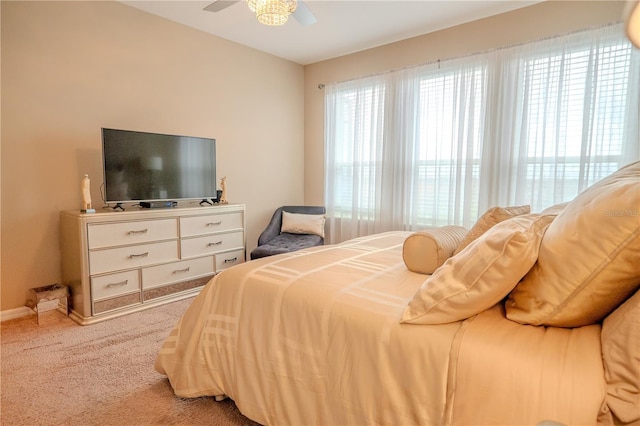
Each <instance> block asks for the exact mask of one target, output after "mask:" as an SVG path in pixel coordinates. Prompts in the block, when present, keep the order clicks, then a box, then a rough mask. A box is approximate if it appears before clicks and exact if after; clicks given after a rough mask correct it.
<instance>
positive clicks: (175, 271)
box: [172, 266, 191, 274]
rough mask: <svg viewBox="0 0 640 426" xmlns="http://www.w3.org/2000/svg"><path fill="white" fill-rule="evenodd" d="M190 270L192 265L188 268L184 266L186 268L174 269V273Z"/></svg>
mask: <svg viewBox="0 0 640 426" xmlns="http://www.w3.org/2000/svg"><path fill="white" fill-rule="evenodd" d="M190 270H191V267H190V266H187V267H186V268H184V269H174V270H173V272H172V273H173V274H180V273H182V272H189V271H190Z"/></svg>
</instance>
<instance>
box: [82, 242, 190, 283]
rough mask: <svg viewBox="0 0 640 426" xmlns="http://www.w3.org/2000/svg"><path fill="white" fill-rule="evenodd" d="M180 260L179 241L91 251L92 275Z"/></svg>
mask: <svg viewBox="0 0 640 426" xmlns="http://www.w3.org/2000/svg"><path fill="white" fill-rule="evenodd" d="M174 260H178V241H177V240H174V241H164V242H160V243H150V244H139V245H137V246H128V247H118V248H112V249H104V250H94V251H90V252H89V271H90V273H91V275H96V274H101V273H104V272H110V271H119V270H123V269H131V268H136V267H139V266H146V265H152V264H154V263H162V262H171V261H174Z"/></svg>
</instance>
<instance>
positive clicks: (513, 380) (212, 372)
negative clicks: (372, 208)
mask: <svg viewBox="0 0 640 426" xmlns="http://www.w3.org/2000/svg"><path fill="white" fill-rule="evenodd" d="M408 234H409V233H407V232H389V233H383V234H377V235H374V236H369V237H362V238H357V239H354V240H350V241H348V242H345V243H342V244H338V245H332V246H321V247H314V248H311V249H306V250H301V251H298V252H293V253H288V254H282V255H278V256H273V257H267V258H263V259H258V260H254V261H251V262H247V263H244V264H240V265H237V266H234V267H232V268H230V269H228V270H225V271H223V272H222V273H220V274H219V275H217V276H216V277H214V278H213V279H212V280H211V281H210V282H209V284H207V286H206V287H205V288H204V289H203V291H202V292H201V293H200V294H199V295H198V296H197V297H196V298H195V299H194V302H193V303H192V305H191V306H190V307H189V309H188V310H187V312H186V313H185V315H184V316H183V318H182V319H181V320H180V322H179V323H178V324H177V325H176V327H175V328H174V330H173V331H172V332H171V334H170V336H169V337H168V338H167V339H166V341H165V342H164V344H163V346H162V348H161V349H160V352H159V354H158V357H157V359H156V364H155V367H156V370H157V371H159V372H160V373H162V374H165V375H167V376H168V378H169V381H170V383H171V386H172V387H173V389H174V391H175V393H176V395H178V396H181V397H199V396H204V395H210V396H228V397H230V398H232V399H233V400H234V401H235V403H236V405H237V406H238V408H239V409H240V411H241V412H242V413H243V414H244V415H245V416H247V417H249V418H251V419H253V420H255V421H257V422H259V423H262V424H277V425H285V424H308V425H310V424H330V425H374V424H388V425H401V424H411V425H417V424H421V425H427V424H480V423H483V424H488V423H495V424H500V423H502V424H505V423H519V424H525V423H531V424H534V423H536V422H537V421H542V420H557V421H564V422H568V423H573V424H575V423H590V422H591V423H593V422H595V418H596V416H597V412H598V410H599V408H600V404H601V400H602V398H603V389H604V384H603V383H602V375H603V372H602V366H601V364H602V363H601V361H600V359H599V357H600V346H599V326H591V327H583V328H582V329H576V330H563V331H559V332H557V333H556V332H553V333H551V334H549V330H546V329H545V328H544V327H531V326H522V325H519V324H516V323H512V322H511V321H509V320H507V319H506V318H504V315H503V312H501V310H500V306H496V307H495V308H493V309H490V310H489V311H486V312H485V313H483V314H480V315H478V316H475V317H472V318H471V319H469V320H466V321H461V322H456V323H450V324H442V325H410V324H400V322H399V319H400V317H401V316H402V312H403V310H404V308H405V307H406V305H407V303H408V301H409V300H410V298H411V296H412V295H413V294H414V293H415V292H416V291H417V290H418V288H419V287H420V285H421V284H422V283H423V282H424V280H425V279H426V278H428V276H426V275H421V274H416V273H413V272H410V271H408V270H407V268H406V266H405V265H404V263H403V261H402V245H403V242H404V240H405V238H406V237H407V236H408ZM496 324H498V325H496ZM496 327H497V330H498V331H497V332H491V330H492V329H494V328H496ZM522 330H524V331H522ZM521 331H522V333H524V334H519V333H520V332H521ZM518 336H520V337H518ZM523 336H526V337H523ZM503 340H507V341H509V340H510V342H509V343H508V344H507V345H506V346H507V350H506V351H505V350H501V349H500V346H501V345H502V343H501V341H503ZM549 351H551V352H549ZM558 363H559V364H558ZM598 366H599V367H598ZM519 375H521V376H519ZM498 376H500V378H499V380H495V378H496V377H498ZM494 392H495V393H498V394H499V395H500V397H499V398H496V397H495V395H493V393H494ZM567 392H569V393H570V396H571V398H566V393H567ZM563 396H564V398H563ZM559 400H560V401H559ZM212 403H214V402H213V401H212Z"/></svg>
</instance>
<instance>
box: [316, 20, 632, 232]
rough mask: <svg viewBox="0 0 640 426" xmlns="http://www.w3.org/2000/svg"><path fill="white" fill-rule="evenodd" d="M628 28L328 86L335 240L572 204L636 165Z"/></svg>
mask: <svg viewBox="0 0 640 426" xmlns="http://www.w3.org/2000/svg"><path fill="white" fill-rule="evenodd" d="M622 34H623V32H622V29H621V26H619V25H617V26H611V27H607V28H603V29H598V30H593V31H588V32H582V33H578V34H572V35H569V36H564V37H559V38H556V39H552V40H546V41H542V42H536V43H531V44H528V45H523V46H517V47H513V48H508V49H502V50H497V51H493V52H489V53H485V54H480V55H473V56H471V57H468V58H460V59H456V60H449V61H443V62H441V63H437V64H430V65H424V66H420V67H413V68H410V69H405V70H402V71H397V72H390V73H387V74H383V75H380V76H375V77H369V78H364V79H359V80H354V81H349V82H345V83H337V84H329V85H327V86H326V87H325V157H326V158H325V165H326V166H325V167H326V170H325V176H326V180H325V204H326V206H327V217H328V222H329V235H328V240H329V241H330V242H337V241H343V240H346V239H349V238H353V237H356V236H360V235H368V234H371V233H375V232H383V231H387V230H398V229H404V230H415V229H419V228H424V227H428V226H442V225H446V224H459V225H464V226H470V225H471V224H472V223H473V222H474V221H475V220H476V219H477V218H478V216H479V215H480V214H482V212H483V211H484V210H486V209H487V208H489V207H491V206H494V205H515V204H530V205H531V206H532V210H533V211H540V210H542V209H543V208H546V207H548V206H550V205H553V204H556V203H559V202H562V201H569V200H570V199H572V198H573V197H575V196H576V195H577V194H578V193H579V192H580V191H582V190H583V189H585V188H586V187H587V186H589V185H591V184H592V183H593V182H595V181H597V180H599V179H601V178H602V177H604V176H606V175H608V174H610V173H612V172H613V171H615V170H616V169H618V168H619V167H621V166H622V165H624V164H627V163H629V162H631V161H634V160H637V159H638V158H639V156H640V155H639V152H638V149H639V148H638V145H639V140H640V137H639V130H638V119H639V116H638V115H639V114H638V101H639V98H640V84H639V81H638V80H639V78H640V53H639V52H633V50H632V47H631V46H630V44H629V43H628V42H627V41H626V40H625V39H624V37H623V35H622Z"/></svg>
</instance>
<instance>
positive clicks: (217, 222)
mask: <svg viewBox="0 0 640 426" xmlns="http://www.w3.org/2000/svg"><path fill="white" fill-rule="evenodd" d="M243 225H244V221H243V215H242V213H240V212H238V213H221V214H212V215H206V216H191V217H181V218H180V234H181V235H182V236H183V237H191V236H194V235H205V234H211V233H214V232H220V231H230V230H232V229H242V228H243Z"/></svg>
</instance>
